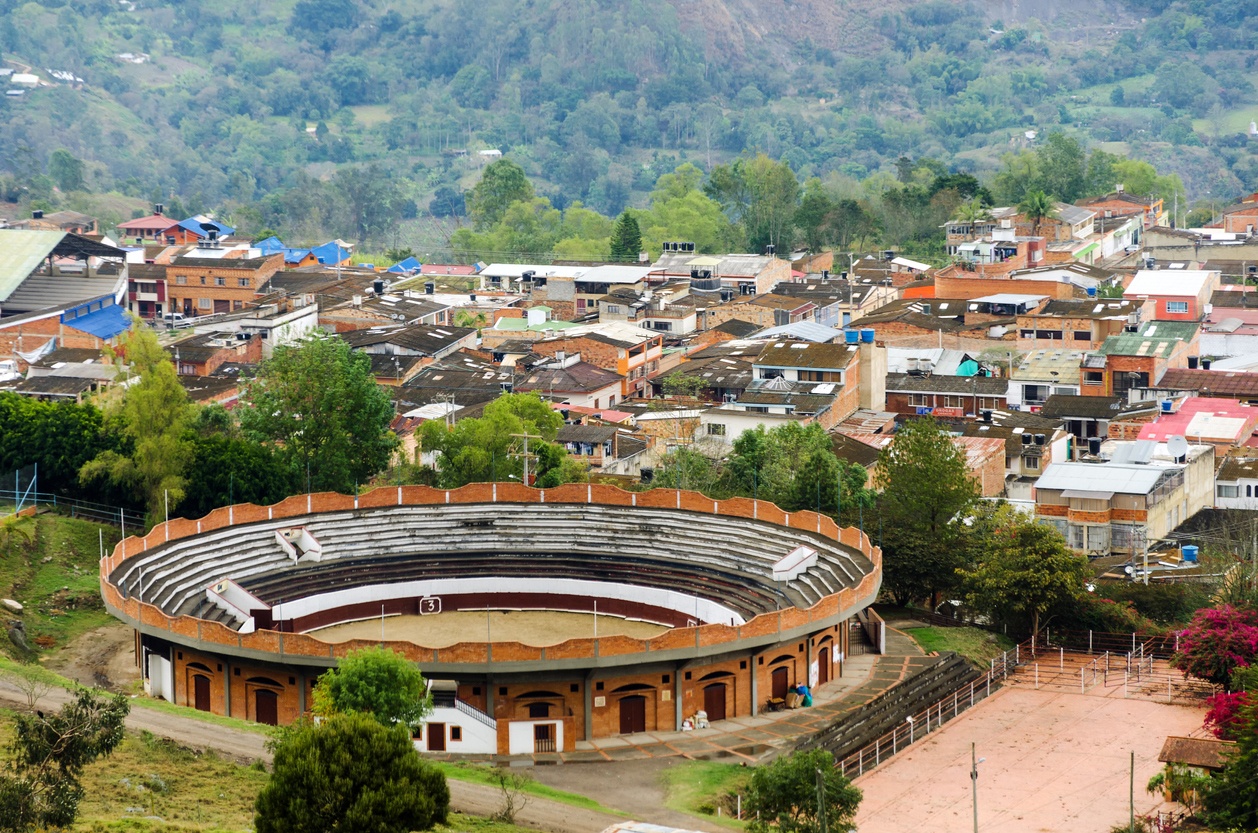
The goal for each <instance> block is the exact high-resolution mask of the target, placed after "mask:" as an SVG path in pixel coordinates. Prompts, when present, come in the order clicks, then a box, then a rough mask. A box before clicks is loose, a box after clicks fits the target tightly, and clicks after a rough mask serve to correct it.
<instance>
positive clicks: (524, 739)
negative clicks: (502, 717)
mask: <svg viewBox="0 0 1258 833" xmlns="http://www.w3.org/2000/svg"><path fill="white" fill-rule="evenodd" d="M545 724H549V725H551V726H553V727H554V728H553V729H552V730H551V731H552V732H553V733H554V735H555V748H556V749H563V721H562V720H517V721H515V722H513V723H511V724H510V725H509V726H507V754H508V755H532V754H533V727H534V726H540V725H545Z"/></svg>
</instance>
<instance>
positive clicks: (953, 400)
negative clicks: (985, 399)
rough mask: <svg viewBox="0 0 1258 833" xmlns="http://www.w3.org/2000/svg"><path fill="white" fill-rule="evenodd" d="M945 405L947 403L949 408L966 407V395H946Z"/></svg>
mask: <svg viewBox="0 0 1258 833" xmlns="http://www.w3.org/2000/svg"><path fill="white" fill-rule="evenodd" d="M944 405H946V406H947V407H949V408H964V407H965V397H964V396H945V397H944Z"/></svg>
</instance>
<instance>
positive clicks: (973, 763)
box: [970, 743, 987, 833]
mask: <svg viewBox="0 0 1258 833" xmlns="http://www.w3.org/2000/svg"><path fill="white" fill-rule="evenodd" d="M974 746H975V745H974V744H973V743H971V744H970V783H971V784H972V785H973V787H974V833H978V765H979V764H981V763H982V762H983V761H986V760H987V759H986V758H978V759H977V760H975V758H974V756H975V754H976V753H975V750H974Z"/></svg>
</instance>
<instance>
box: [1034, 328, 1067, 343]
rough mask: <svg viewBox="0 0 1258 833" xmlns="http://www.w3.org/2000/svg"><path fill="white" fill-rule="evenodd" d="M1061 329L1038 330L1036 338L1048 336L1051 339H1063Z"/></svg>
mask: <svg viewBox="0 0 1258 833" xmlns="http://www.w3.org/2000/svg"><path fill="white" fill-rule="evenodd" d="M1063 335H1064V334H1063V333H1062V331H1061V330H1036V331H1035V337H1036V338H1046V339H1048V340H1050V341H1061V340H1062V337H1063Z"/></svg>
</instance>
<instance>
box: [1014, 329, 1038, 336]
mask: <svg viewBox="0 0 1258 833" xmlns="http://www.w3.org/2000/svg"><path fill="white" fill-rule="evenodd" d="M1018 338H1035V330H1018Z"/></svg>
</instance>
